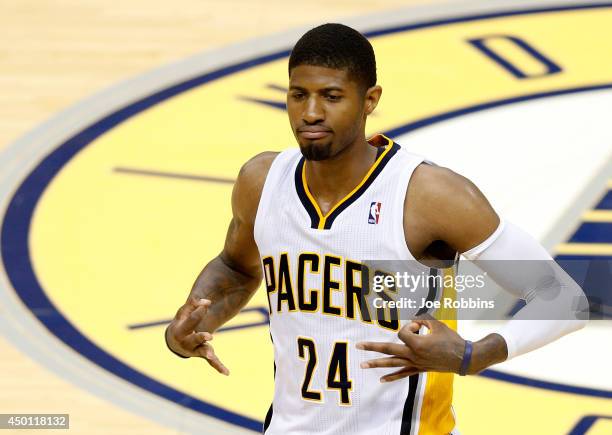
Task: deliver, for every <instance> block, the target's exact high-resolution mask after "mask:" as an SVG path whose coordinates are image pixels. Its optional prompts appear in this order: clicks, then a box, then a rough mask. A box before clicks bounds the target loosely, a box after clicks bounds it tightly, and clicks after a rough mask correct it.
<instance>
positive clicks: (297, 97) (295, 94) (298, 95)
mask: <svg viewBox="0 0 612 435" xmlns="http://www.w3.org/2000/svg"><path fill="white" fill-rule="evenodd" d="M291 98H293V99H294V100H300V99H302V98H304V93H303V92H293V93H292V94H291Z"/></svg>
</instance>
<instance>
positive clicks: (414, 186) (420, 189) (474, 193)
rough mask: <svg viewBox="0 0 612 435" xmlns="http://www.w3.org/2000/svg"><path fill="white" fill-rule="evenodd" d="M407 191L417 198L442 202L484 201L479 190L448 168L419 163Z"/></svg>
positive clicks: (469, 181)
mask: <svg viewBox="0 0 612 435" xmlns="http://www.w3.org/2000/svg"><path fill="white" fill-rule="evenodd" d="M409 191H410V194H413V195H414V196H417V197H419V198H428V199H429V200H433V199H435V200H441V201H444V202H447V201H451V202H458V201H459V200H461V201H463V200H468V201H470V202H471V201H476V202H478V201H479V200H483V199H485V198H484V195H483V194H482V192H481V191H480V189H478V187H476V185H475V184H474V183H473V182H472V181H471V180H469V179H468V178H466V177H464V176H463V175H461V174H458V173H457V172H454V171H453V170H451V169H449V168H445V167H443V166H436V165H430V164H427V163H421V164H420V165H419V166H417V167H416V169H415V170H414V173H413V174H412V178H411V180H410V186H409Z"/></svg>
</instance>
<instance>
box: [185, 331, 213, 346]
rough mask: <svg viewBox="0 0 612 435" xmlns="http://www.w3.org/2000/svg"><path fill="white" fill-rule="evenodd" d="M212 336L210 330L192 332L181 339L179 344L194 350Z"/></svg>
mask: <svg viewBox="0 0 612 435" xmlns="http://www.w3.org/2000/svg"><path fill="white" fill-rule="evenodd" d="M212 338H213V336H212V334H211V333H210V332H192V333H191V334H189V335H188V336H187V337H185V338H184V339H183V340H181V341H180V345H181V346H182V347H183V348H184V349H187V350H195V349H196V348H197V347H199V346H202V345H203V344H205V343H206V342H208V341H210V340H212Z"/></svg>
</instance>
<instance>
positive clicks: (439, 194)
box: [404, 163, 499, 252]
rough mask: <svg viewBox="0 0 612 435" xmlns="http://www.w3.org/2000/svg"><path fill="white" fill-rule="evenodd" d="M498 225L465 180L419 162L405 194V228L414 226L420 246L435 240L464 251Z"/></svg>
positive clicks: (485, 201)
mask: <svg viewBox="0 0 612 435" xmlns="http://www.w3.org/2000/svg"><path fill="white" fill-rule="evenodd" d="M498 223H499V218H498V216H497V214H496V213H495V211H494V209H493V207H492V206H491V204H490V203H489V201H488V199H487V198H486V197H485V195H484V194H483V193H482V192H481V191H480V189H479V188H478V187H477V186H476V185H475V184H474V183H473V182H472V181H471V180H469V179H468V178H466V177H464V176H463V175H461V174H458V173H456V172H454V171H453V170H451V169H449V168H445V167H441V166H435V165H430V164H426V163H422V164H420V165H419V166H417V168H416V169H415V170H414V173H413V174H412V178H411V180H410V184H409V185H408V189H407V192H406V200H405V206H404V227H405V230H406V234H407V235H409V234H410V232H409V231H408V229H407V227H410V226H412V227H411V229H412V230H413V232H412V234H414V229H415V227H416V228H417V229H418V230H419V232H421V234H422V235H423V237H424V240H422V242H423V243H425V244H427V243H431V242H433V241H435V240H441V241H444V242H446V243H447V244H448V245H449V246H451V247H453V248H454V249H456V250H458V251H459V252H463V251H465V250H467V249H469V248H471V247H472V246H474V243H476V242H478V241H481V240H484V239H485V238H486V237H487V236H488V235H489V234H490V233H492V232H493V231H494V230H495V228H496V227H497V225H498Z"/></svg>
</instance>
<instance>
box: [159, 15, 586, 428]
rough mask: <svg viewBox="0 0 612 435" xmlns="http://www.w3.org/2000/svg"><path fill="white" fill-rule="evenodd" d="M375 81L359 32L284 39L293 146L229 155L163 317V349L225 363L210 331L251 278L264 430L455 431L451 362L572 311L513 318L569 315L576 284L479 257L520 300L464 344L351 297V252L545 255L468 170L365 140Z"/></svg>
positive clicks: (471, 366)
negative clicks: (259, 315)
mask: <svg viewBox="0 0 612 435" xmlns="http://www.w3.org/2000/svg"><path fill="white" fill-rule="evenodd" d="M381 94H382V88H381V87H380V86H378V85H377V84H376V64H375V58H374V52H373V49H372V46H371V45H370V43H369V42H368V41H367V39H366V38H365V37H363V36H362V35H361V34H360V33H359V32H357V31H355V30H353V29H351V28H349V27H346V26H344V25H340V24H325V25H322V26H319V27H317V28H314V29H312V30H310V31H309V32H307V33H306V34H305V35H304V36H303V37H302V38H301V39H300V40H299V41H298V42H297V44H296V45H295V47H294V48H293V51H292V53H291V56H290V58H289V90H288V94H287V110H288V114H289V121H290V124H291V127H292V129H293V132H294V134H295V137H296V139H297V142H298V145H299V149H297V148H291V149H287V150H285V151H283V152H280V153H278V152H264V153H261V154H259V155H257V156H255V157H253V158H252V159H251V160H249V161H248V162H246V163H245V164H244V165H243V167H242V168H241V170H240V173H239V174H238V178H237V180H236V183H235V185H234V189H233V192H232V200H231V203H232V212H233V218H232V220H231V221H230V223H229V229H228V232H227V237H226V240H225V246H224V248H223V250H222V251H221V253H220V254H219V255H218V256H217V257H215V258H213V259H212V260H211V261H210V262H209V263H208V264H207V265H206V267H204V269H203V270H202V272H201V273H200V275H199V276H198V278H197V280H196V282H195V284H194V286H193V289H192V290H191V293H190V295H189V297H188V299H187V302H186V303H185V304H184V305H183V306H182V307H181V308H180V309H179V310H178V312H177V314H176V316H175V318H174V320H173V321H172V322H171V324H170V325H169V326H168V328H167V329H166V341H167V344H168V346H169V348H170V349H171V350H172V351H173V352H174V353H176V354H178V355H179V356H182V357H200V358H204V359H205V360H206V361H208V363H209V364H210V365H211V366H212V367H214V368H215V369H216V370H217V371H218V372H220V373H222V374H225V375H228V374H229V370H228V369H227V368H226V367H225V366H224V365H223V363H222V362H221V361H220V360H219V358H218V357H217V355H215V352H214V350H213V347H212V345H211V344H210V340H212V334H213V333H214V332H215V331H216V330H217V329H218V328H219V327H220V326H221V325H223V324H224V323H226V322H227V321H228V320H230V319H231V318H232V317H234V316H235V315H236V314H237V313H238V312H239V311H240V310H241V308H242V307H244V306H245V304H246V303H247V302H248V301H249V299H251V297H252V296H253V294H254V292H255V291H256V290H257V289H258V287H259V285H260V283H261V282H262V279H263V278H265V286H266V290H267V294H268V302H269V308H270V331H271V337H272V340H273V343H274V360H275V392H274V400H273V403H272V406H271V407H270V410H269V412H268V415H267V416H266V419H265V424H264V432H265V433H266V434H273V435H281V434H282V435H284V434H351V435H356V434H406V435H408V434H436V435H438V434H450V433H453V434H454V433H458V432H457V429H456V423H455V416H454V413H453V411H452V407H451V404H452V403H451V402H452V379H453V376H454V374H455V373H458V374H461V375H465V374H474V373H478V372H480V371H482V370H484V369H485V368H487V367H489V366H491V365H493V364H496V363H499V362H502V361H505V360H507V359H508V358H512V357H515V356H517V355H520V354H522V353H525V352H527V351H530V350H533V349H536V348H538V347H541V346H543V345H545V344H547V343H549V342H551V341H553V340H555V339H557V338H559V337H561V336H562V335H564V334H567V333H569V332H571V331H574V330H577V329H579V328H581V327H582V326H584V324H585V320H578V319H571V320H546V321H535V320H525V319H533V318H534V317H533V313H536V312H538V310H542V309H543V307H545V308H544V309H546V310H557V311H558V312H560V313H563V312H565V311H567V312H568V313H569V311H570V305H571V304H572V301H573V300H574V298H575V297H584V295H583V293H582V291H581V289H580V288H579V287H578V286H576V285H575V283H573V281H572V283H573V284H571V285H567V283H563V282H562V280H561V279H559V278H557V277H558V276H562V274H563V272H562V271H559V270H555V271H554V274H553V275H551V274H550V270H548V271H542V274H541V276H540V275H538V273H535V276H534V277H533V278H532V279H534V280H536V281H533V282H529V281H527V280H526V279H525V278H524V277H523V278H519V277H516V276H514V275H511V274H510V275H509V274H508V273H507V272H506V271H505V270H504V268H503V267H502V268H497V269H496V268H495V267H490V268H489V270H487V272H488V273H490V274H491V276H493V277H494V278H495V279H496V281H497V282H498V283H500V284H502V285H503V287H504V288H505V289H506V290H508V291H510V292H512V293H513V294H514V295H516V296H517V297H519V298H523V299H525V300H526V301H527V304H526V306H525V307H524V308H523V309H521V310H520V311H519V312H518V313H517V315H516V317H515V318H513V319H511V320H510V321H509V322H508V323H507V324H506V325H505V326H504V327H502V328H500V329H499V330H498V331H496V332H494V333H491V334H489V335H487V336H486V337H484V338H482V339H481V340H479V341H476V342H474V343H471V342H470V341H468V340H464V339H463V338H462V337H461V336H460V335H459V334H458V333H457V332H456V331H455V330H454V327H449V326H448V324H447V323H445V322H442V321H440V320H436V319H434V318H433V317H431V316H425V317H424V316H419V317H418V318H415V319H412V320H405V321H402V323H401V324H395V325H394V324H393V323H392V322H391V323H389V322H384V321H383V320H382V319H379V318H375V315H374V314H372V313H370V312H369V311H368V307H367V306H364V304H361V303H360V301H361V299H360V293H359V292H360V291H365V290H363V289H361V288H360V287H359V285H358V283H357V282H356V281H355V279H354V275H353V274H354V272H359V271H361V270H362V269H361V267H362V266H361V265H360V263H359V260H360V259H374V260H376V259H380V260H384V259H393V260H413V261H414V260H417V261H418V262H419V264H421V263H426V262H427V261H429V260H436V259H440V260H449V259H450V260H451V261H452V260H453V259H455V258H457V256H458V254H459V253H462V254H464V256H465V257H467V258H468V259H473V260H476V259H481V260H482V259H485V260H486V259H500V258H503V259H506V260H513V259H532V260H551V262H552V259H551V257H550V256H549V255H548V253H547V252H546V251H545V250H544V248H543V247H542V246H541V245H540V244H539V243H538V242H537V241H535V240H534V239H533V238H532V237H531V236H529V235H528V234H526V233H525V232H523V231H522V230H520V229H519V228H517V227H516V226H514V225H512V224H511V223H510V222H507V221H504V220H503V219H501V218H500V217H499V216H498V215H497V214H496V212H495V211H494V210H493V208H492V207H491V205H490V204H489V202H488V201H487V199H486V198H485V197H484V196H483V194H482V193H481V192H480V191H479V190H478V188H477V187H476V186H475V185H474V184H473V183H472V182H470V180H468V179H466V178H464V177H462V176H461V175H459V174H456V173H455V172H453V171H451V170H449V169H446V168H443V167H439V166H437V165H435V164H433V163H432V162H429V161H427V160H425V159H424V158H423V157H422V156H418V155H416V154H412V153H410V152H408V151H407V150H405V149H404V148H403V147H401V146H400V145H399V144H397V143H394V142H393V141H392V140H391V139H389V138H387V137H385V136H382V135H376V136H374V137H373V138H371V139H369V140H366V137H365V124H366V119H367V117H368V115H370V114H371V113H372V112H373V111H374V109H375V108H376V106H377V104H378V102H379V100H380V98H381ZM406 104H410V102H407V103H406ZM492 164H493V163H492ZM415 262H416V261H415ZM421 266H422V267H423V269H424V270H429V267H428V266H426V265H425V264H421ZM536 272H537V271H536ZM547 274H548V275H547ZM551 276H554V277H555V278H554V279H548V281H547V285H546V286H542V285H539V284H538V283H540V282H541V281H542V278H543V277H548V278H550V277H551ZM547 292H552V293H553V294H554V297H550V294H547ZM557 318H559V319H561V318H563V317H561V316H559V317H557ZM568 318H569V317H568ZM425 332H427V333H425ZM372 357H376V358H374V359H371V358H372ZM390 370H391V371H392V370H395V371H392V372H391V373H389V371H390ZM381 381H382V382H381Z"/></svg>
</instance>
